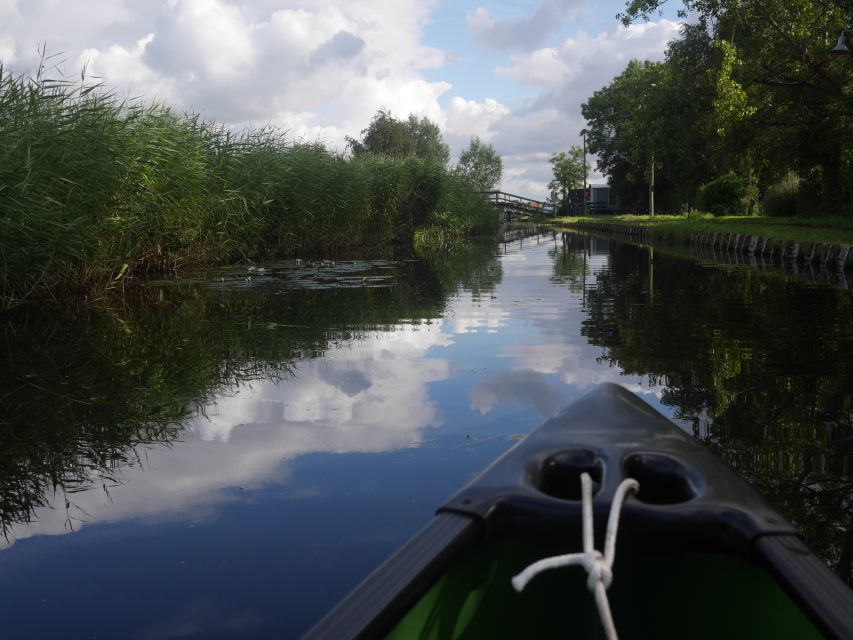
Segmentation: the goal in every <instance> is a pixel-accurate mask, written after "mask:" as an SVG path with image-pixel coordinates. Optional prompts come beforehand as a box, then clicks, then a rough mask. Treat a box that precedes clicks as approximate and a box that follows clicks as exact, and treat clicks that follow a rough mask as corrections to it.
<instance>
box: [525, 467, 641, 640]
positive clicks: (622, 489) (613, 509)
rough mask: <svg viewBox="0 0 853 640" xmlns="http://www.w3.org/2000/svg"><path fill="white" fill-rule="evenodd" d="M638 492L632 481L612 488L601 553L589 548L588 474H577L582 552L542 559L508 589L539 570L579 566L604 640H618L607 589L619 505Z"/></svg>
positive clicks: (589, 484) (611, 577)
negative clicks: (613, 493)
mask: <svg viewBox="0 0 853 640" xmlns="http://www.w3.org/2000/svg"><path fill="white" fill-rule="evenodd" d="M639 489H640V483H639V482H637V481H636V480H634V479H632V478H628V479H626V480H623V481H622V482H621V484H620V485H619V486H618V487H617V489H616V494H615V495H614V496H613V502H612V503H611V505H610V515H609V516H608V518H607V532H606V533H605V536H604V554H602V553H601V552H600V551H596V550H595V549H594V548H593V544H594V542H593V532H592V478H590V477H589V474H588V473H582V474H581V498H582V503H581V508H582V518H583V553H569V554H567V555H562V556H553V557H551V558H543V559H542V560H538V561H536V562H534V563H533V564H531V565H530V566H529V567H527V568H526V569H525V570H524V571H522V572H521V573H519V574H518V575H516V576H515V577H514V578H513V579H512V586H513V587H514V588H515V590H516V591H518V592H521V591H522V590H523V589H524V587H525V586H527V583H528V582H530V581H531V580H532V579H533V578H534V577H536V576H537V575H538V574H539V573H541V572H543V571H547V570H548V569H557V568H559V567H567V566H570V565H581V566H582V567H583V568H584V569H585V570H586V572H587V580H586V587H587V589H589V591H590V593H592V594H593V595H594V596H595V604H596V606H597V607H598V614H599V616H600V617H601V624H602V626H603V627H604V634H605V636H606V637H607V640H618V636H617V635H616V626H615V625H614V624H613V616H612V615H611V613H610V602H608V600H607V589H608V587H610V583H611V582H612V581H613V560H614V559H615V558H616V531H617V529H618V528H619V513H620V512H621V510H622V503H623V502H624V501H625V497H626V496H627V495H628V493H629V492H636V491H638V490H639Z"/></svg>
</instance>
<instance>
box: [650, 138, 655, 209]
mask: <svg viewBox="0 0 853 640" xmlns="http://www.w3.org/2000/svg"><path fill="white" fill-rule="evenodd" d="M649 213H650V214H651V216H652V217H653V218H654V217H655V150H654V147H653V148H652V180H651V183H650V184H649Z"/></svg>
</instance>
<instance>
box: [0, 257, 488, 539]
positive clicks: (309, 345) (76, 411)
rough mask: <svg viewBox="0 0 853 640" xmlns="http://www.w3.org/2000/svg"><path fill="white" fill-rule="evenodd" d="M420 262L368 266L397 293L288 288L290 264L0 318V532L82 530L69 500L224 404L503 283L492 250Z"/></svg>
mask: <svg viewBox="0 0 853 640" xmlns="http://www.w3.org/2000/svg"><path fill="white" fill-rule="evenodd" d="M425 254H426V255H424V256H421V257H417V256H416V257H415V259H402V260H398V261H393V265H394V268H393V269H389V268H388V266H389V263H388V261H386V262H384V263H383V266H382V269H381V272H380V271H377V272H376V273H374V272H373V271H371V266H370V265H371V263H365V262H363V261H362V262H361V264H360V268H361V269H366V270H367V276H365V277H367V278H368V280H370V279H372V278H375V280H376V282H380V281H383V282H384V280H389V281H391V282H393V286H372V281H370V282H368V283H367V285H371V286H358V287H336V286H334V285H331V286H326V287H322V286H313V287H312V288H293V287H292V278H289V277H287V275H288V273H289V270H293V269H296V268H297V267H296V266H295V265H294V264H290V265H288V266H287V267H286V268H285V267H282V268H281V269H280V270H279V272H278V273H277V274H271V275H270V276H269V277H266V278H265V280H264V281H263V282H262V281H261V280H260V279H258V280H256V282H255V284H254V286H239V287H228V286H220V277H222V278H223V279H225V278H227V280H226V284H231V283H235V284H239V283H242V282H243V278H242V275H244V272H245V269H243V270H242V271H240V277H238V276H237V275H235V274H236V273H237V272H236V271H234V272H224V273H225V275H222V276H220V275H219V274H217V275H216V276H213V275H211V274H206V275H204V276H203V277H201V278H199V279H197V280H194V281H191V282H190V283H182V282H178V283H174V284H172V285H170V286H153V287H146V288H142V289H140V290H139V291H136V292H135V293H134V294H133V295H132V296H129V297H128V298H127V299H124V300H122V301H121V303H120V304H116V305H115V306H113V307H111V308H104V307H94V308H93V307H76V308H69V307H62V308H49V309H45V308H34V307H29V308H23V309H19V310H17V312H15V313H14V314H12V315H10V316H7V317H5V318H3V319H2V322H3V337H4V345H3V346H4V350H5V353H4V357H2V358H0V532H2V533H3V534H4V535H8V534H9V531H10V528H11V527H12V526H13V525H14V524H16V523H26V522H29V521H30V520H31V518H33V516H34V515H35V512H36V510H37V509H38V508H40V507H44V506H50V505H52V506H54V508H64V509H65V513H66V527H67V528H69V529H73V528H75V522H76V520H78V519H80V518H85V517H86V514H85V513H84V512H82V511H81V510H80V509H78V508H77V507H75V503H74V494H75V493H77V492H80V491H86V490H90V489H93V488H98V489H100V490H103V491H105V492H107V493H109V491H110V487H111V486H114V485H115V483H117V482H119V479H118V477H117V476H118V475H119V472H120V471H121V469H122V468H125V467H129V466H144V465H145V461H146V450H147V448H149V447H152V446H164V445H165V446H168V445H169V444H170V443H172V442H175V441H176V440H179V439H180V438H181V435H182V431H183V429H184V427H185V425H186V423H187V421H188V420H189V419H190V418H191V417H193V416H194V415H195V414H196V413H197V412H199V411H201V410H202V408H203V407H204V406H205V405H207V404H208V403H209V401H210V400H211V399H212V398H213V397H214V396H216V395H217V394H221V393H223V392H225V391H227V390H228V389H229V388H233V387H236V386H237V385H239V384H242V383H246V382H249V381H252V380H261V379H265V380H270V379H284V378H287V377H289V376H291V375H293V369H294V365H295V363H297V362H298V361H299V360H301V359H305V358H311V357H317V356H320V355H322V354H323V353H324V352H325V350H326V349H327V348H328V347H329V346H330V345H331V344H333V343H337V342H341V341H347V340H357V339H359V336H361V335H364V334H365V333H366V332H368V331H375V330H383V329H389V330H390V329H392V328H393V326H394V325H396V324H398V323H400V322H415V323H417V322H428V321H430V320H431V319H435V318H438V317H441V315H442V313H443V311H444V308H445V305H446V302H447V299H448V297H449V296H450V295H451V294H453V293H455V292H457V291H458V290H460V289H463V290H466V291H470V292H473V293H475V295H478V294H480V293H485V294H488V292H489V291H492V290H493V289H494V287H495V285H496V284H497V283H498V282H499V281H500V278H501V270H500V265H499V263H498V261H497V251H496V245H495V243H494V242H488V243H487V244H486V246H477V245H463V246H460V247H457V248H455V249H454V250H452V251H448V250H433V251H430V252H425ZM299 268H300V269H303V268H304V266H300V267H299ZM389 273H392V274H393V277H389ZM329 280H331V278H329ZM309 281H310V279H309Z"/></svg>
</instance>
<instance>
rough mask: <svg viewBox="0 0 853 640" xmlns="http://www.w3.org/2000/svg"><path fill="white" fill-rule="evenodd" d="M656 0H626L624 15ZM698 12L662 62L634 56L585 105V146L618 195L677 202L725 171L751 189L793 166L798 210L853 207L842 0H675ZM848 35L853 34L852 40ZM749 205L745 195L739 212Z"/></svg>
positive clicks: (852, 70)
mask: <svg viewBox="0 0 853 640" xmlns="http://www.w3.org/2000/svg"><path fill="white" fill-rule="evenodd" d="M661 5H662V2H661V0H631V1H630V2H628V3H627V5H626V9H625V12H624V13H623V14H621V16H620V17H622V19H623V21H624V22H626V24H628V23H631V22H633V21H637V20H646V19H649V18H650V17H652V16H653V15H655V13H656V12H657V11H658V10H659V8H660V6H661ZM682 7H683V11H684V12H690V14H691V16H694V17H695V23H694V24H691V25H686V26H684V27H683V28H682V33H681V36H680V37H679V38H678V39H677V40H675V41H674V42H671V43H670V45H669V48H668V50H667V54H666V58H665V60H664V62H662V63H650V62H638V61H632V62H631V63H630V64H629V65H628V67H627V68H626V69H625V70H624V71H623V72H622V74H620V75H619V76H618V77H617V78H615V79H614V80H613V81H612V82H611V83H610V84H608V85H607V86H606V87H604V88H602V89H601V90H599V91H596V92H595V93H594V94H593V96H591V97H590V98H589V100H587V102H586V103H585V104H584V105H583V107H582V110H583V114H584V117H585V118H586V119H587V121H588V129H589V131H590V137H589V141H590V145H589V148H590V151H591V152H593V153H595V154H597V155H598V168H599V170H601V171H602V172H604V173H606V174H607V175H608V176H609V179H610V183H611V186H612V187H613V188H614V189H615V190H616V191H617V192H618V194H619V196H620V197H621V198H622V200H623V202H625V203H630V202H632V201H635V200H637V199H638V198H641V197H642V194H644V193H645V192H646V190H647V183H648V179H649V170H650V168H651V154H652V151H654V158H655V170H656V175H655V178H656V180H655V182H656V185H655V188H656V193H657V201H658V203H659V206H661V208H663V209H670V210H675V209H677V207H678V205H679V204H680V203H682V202H685V201H688V200H692V199H694V198H695V196H696V194H697V192H698V190H699V188H700V187H701V186H702V185H703V184H705V183H708V182H710V181H712V180H714V179H717V178H719V177H721V176H723V175H726V174H728V173H729V172H733V173H735V174H736V175H738V176H739V177H740V178H741V180H742V181H743V182H744V184H745V185H747V187H748V189H747V190H749V189H752V192H755V193H757V192H760V193H764V192H766V191H767V189H768V188H770V187H772V186H773V185H775V184H777V183H779V181H781V180H783V179H786V176H789V175H791V174H795V175H796V176H798V177H799V178H800V183H799V184H800V188H799V193H798V196H797V202H798V204H797V211H798V213H800V214H806V215H808V214H818V213H820V214H827V213H829V214H839V213H844V214H847V215H853V145H851V142H853V56H850V55H843V56H837V55H834V54H832V53H831V50H832V48H833V46H834V45H835V42H836V39H837V37H838V34H839V33H840V31H841V30H842V29H844V28H848V27H849V26H850V24H849V21H848V20H847V19H846V18H845V3H844V2H841V0H753V1H751V2H747V3H744V2H739V1H737V0H683V2H682ZM851 44H853V43H851ZM747 209H748V205H747V204H745V205H744V212H746V210H747Z"/></svg>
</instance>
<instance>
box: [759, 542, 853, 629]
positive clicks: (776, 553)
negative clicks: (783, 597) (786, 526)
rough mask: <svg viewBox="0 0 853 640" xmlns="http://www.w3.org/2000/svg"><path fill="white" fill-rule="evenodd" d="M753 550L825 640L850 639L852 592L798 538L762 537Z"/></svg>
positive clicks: (852, 609) (852, 610)
mask: <svg viewBox="0 0 853 640" xmlns="http://www.w3.org/2000/svg"><path fill="white" fill-rule="evenodd" d="M754 545H755V547H754V548H755V550H756V552H757V554H758V556H759V559H760V560H763V561H764V565H765V568H766V569H767V570H768V571H769V572H770V573H771V574H772V575H773V577H774V578H775V579H776V581H777V582H778V583H779V584H780V585H781V586H782V588H783V589H785V591H786V592H787V593H788V595H789V596H790V597H791V599H792V600H794V602H796V603H797V604H798V605H799V606H800V608H801V609H802V610H803V611H804V612H805V613H806V615H808V616H809V618H810V619H811V621H812V622H813V623H814V625H815V626H816V627H817V628H818V629H820V630H821V631H822V632H823V633H824V635H826V636H827V637H828V638H838V639H843V640H849V639H850V638H853V591H851V590H850V587H848V586H847V585H846V584H845V583H844V582H843V581H842V580H841V579H840V578H839V577H838V576H836V575H835V574H834V573H832V571H830V569H829V567H827V566H826V565H825V564H824V563H823V562H822V561H821V560H820V558H818V557H817V556H816V555H815V554H814V553H812V551H811V550H810V549H809V548H808V547H807V546H806V545H805V544H804V543H803V541H802V540H800V538H798V537H797V536H793V535H787V536H764V537H762V538H759V539H758V540H756V541H755V543H754Z"/></svg>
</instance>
